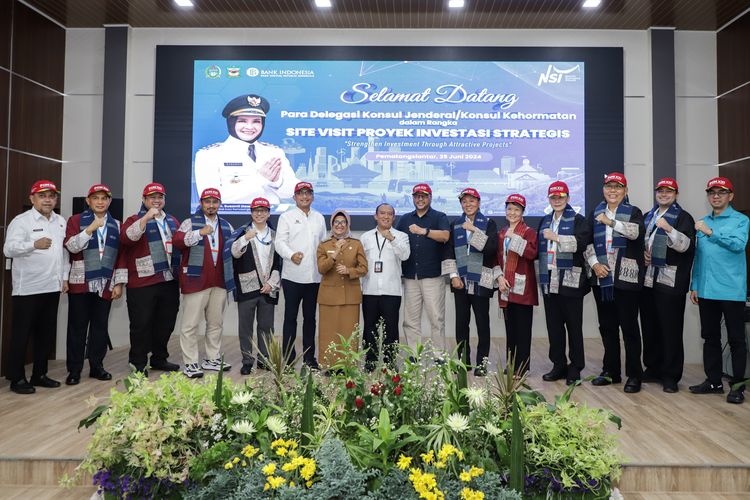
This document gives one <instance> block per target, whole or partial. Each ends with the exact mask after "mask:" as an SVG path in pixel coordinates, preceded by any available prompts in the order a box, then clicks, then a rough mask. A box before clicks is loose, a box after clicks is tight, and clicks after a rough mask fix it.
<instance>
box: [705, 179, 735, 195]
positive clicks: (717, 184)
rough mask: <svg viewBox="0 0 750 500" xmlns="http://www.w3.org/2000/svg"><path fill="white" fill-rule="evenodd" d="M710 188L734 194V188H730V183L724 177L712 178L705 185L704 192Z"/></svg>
mask: <svg viewBox="0 0 750 500" xmlns="http://www.w3.org/2000/svg"><path fill="white" fill-rule="evenodd" d="M711 188H721V189H726V190H727V191H731V192H734V186H732V181H730V180H729V179H727V178H726V177H714V178H713V179H711V180H710V181H708V183H707V184H706V191H708V190H710V189H711Z"/></svg>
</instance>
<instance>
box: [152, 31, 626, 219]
mask: <svg viewBox="0 0 750 500" xmlns="http://www.w3.org/2000/svg"><path fill="white" fill-rule="evenodd" d="M622 71H623V69H622V49H620V48H530V47H514V48H511V47H499V48H497V47H189V46H188V47H186V46H159V47H158V48H157V82H156V110H155V111H156V113H155V141H154V178H155V180H157V181H162V182H164V183H165V184H166V185H167V189H168V192H169V204H170V208H171V210H172V211H174V212H175V213H180V214H186V213H187V212H188V211H192V210H194V209H195V207H196V206H197V203H198V193H199V192H200V191H201V190H202V189H203V188H205V187H217V188H219V189H220V190H221V191H222V195H223V202H224V203H223V207H222V213H223V214H225V215H227V216H229V218H230V219H234V218H237V219H238V220H247V216H248V215H247V214H248V213H249V203H250V201H251V200H252V199H253V198H254V197H256V196H264V197H266V198H268V199H269V200H271V202H272V204H273V212H274V213H275V214H278V213H281V212H283V211H285V210H287V209H288V208H289V207H290V206H293V204H294V202H293V200H292V199H291V195H292V190H293V186H294V184H295V183H296V182H297V181H300V180H304V181H308V182H311V183H312V184H313V185H314V187H315V205H314V206H315V207H316V208H317V209H318V210H320V211H321V212H323V213H324V214H329V213H331V212H332V211H333V210H334V209H337V208H343V209H346V210H348V211H349V212H350V213H351V214H353V215H355V216H357V215H359V216H366V217H355V224H354V225H355V227H357V226H360V227H369V226H371V225H372V219H371V218H370V214H372V213H373V211H374V208H375V206H376V205H377V204H379V203H382V202H388V203H390V204H392V205H394V206H395V207H396V210H397V213H405V212H407V211H410V210H412V209H413V207H412V203H411V187H412V186H413V185H414V184H416V183H421V182H427V183H429V184H430V185H431V187H432V190H433V206H434V207H435V208H436V209H438V210H441V211H444V212H446V213H448V214H449V215H457V214H458V213H460V205H459V203H458V200H457V195H458V193H459V192H460V191H461V189H463V188H464V187H467V186H471V187H474V188H476V189H478V190H479V192H480V194H481V195H482V211H483V212H484V213H485V214H487V215H490V216H496V217H497V216H502V214H503V213H504V200H505V198H506V197H507V195H508V194H510V193H514V192H519V193H521V194H523V195H524V196H526V198H527V202H528V206H527V210H526V215H527V216H528V217H532V218H533V217H537V216H541V215H543V214H544V213H545V210H548V204H547V200H546V187H547V185H548V184H549V183H550V182H552V181H553V180H556V179H562V180H565V181H566V182H567V183H568V184H569V186H570V188H571V204H572V205H573V206H574V207H575V208H576V209H579V210H581V211H582V212H583V211H586V210H588V209H589V208H590V207H591V206H593V204H594V203H595V202H596V201H597V200H598V199H600V196H601V190H600V189H601V179H602V175H603V174H604V173H605V172H606V171H610V170H621V169H622V168H623V137H622V130H623V91H622V89H623V73H622ZM230 102H231V103H232V105H231V106H229V107H228V108H227V109H226V110H225V107H226V106H227V105H228V103H230ZM230 108H231V109H230ZM238 110H244V111H238ZM248 110H250V111H249V112H248ZM258 110H262V111H266V110H267V113H266V116H265V117H264V118H263V120H262V121H261V120H259V119H257V117H256V119H255V120H251V119H248V118H247V117H246V116H245V117H236V116H234V117H232V116H228V117H225V116H223V114H222V112H224V115H229V113H230V112H231V111H237V112H238V113H239V114H241V115H242V114H248V113H249V114H254V113H258ZM252 121H254V124H253V123H250V122H252ZM251 143H252V144H254V146H252V148H250V149H252V152H250V151H249V149H248V146H249V144H251Z"/></svg>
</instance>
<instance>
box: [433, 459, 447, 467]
mask: <svg viewBox="0 0 750 500" xmlns="http://www.w3.org/2000/svg"><path fill="white" fill-rule="evenodd" d="M445 465H446V463H445V462H444V461H443V460H440V461H439V462H435V467H436V468H438V469H445Z"/></svg>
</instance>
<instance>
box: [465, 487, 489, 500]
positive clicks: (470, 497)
mask: <svg viewBox="0 0 750 500" xmlns="http://www.w3.org/2000/svg"><path fill="white" fill-rule="evenodd" d="M461 499H462V500H484V493H482V492H481V491H478V490H472V489H471V488H464V489H462V490H461Z"/></svg>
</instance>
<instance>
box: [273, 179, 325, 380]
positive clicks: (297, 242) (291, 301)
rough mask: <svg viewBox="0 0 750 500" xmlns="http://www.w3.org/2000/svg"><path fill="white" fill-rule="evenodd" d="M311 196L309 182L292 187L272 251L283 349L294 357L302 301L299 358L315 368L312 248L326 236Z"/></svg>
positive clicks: (317, 277) (314, 264)
mask: <svg viewBox="0 0 750 500" xmlns="http://www.w3.org/2000/svg"><path fill="white" fill-rule="evenodd" d="M314 199H315V196H314V194H313V186H312V184H310V183H309V182H298V183H297V185H296V186H295V187H294V202H295V203H296V205H297V206H296V207H295V208H292V209H290V210H288V211H287V212H284V213H283V214H281V216H280V217H279V222H278V224H279V227H278V230H277V231H276V252H278V254H279V255H280V256H281V258H282V259H284V261H283V266H282V268H281V288H282V289H283V290H284V327H283V344H284V353H285V354H286V353H290V356H291V358H290V359H295V358H296V357H297V356H296V350H295V348H294V342H295V340H296V339H297V314H298V312H299V306H300V302H301V303H302V317H303V323H302V347H303V350H304V354H303V362H304V363H305V364H306V365H307V366H308V367H310V368H311V369H318V361H317V359H315V327H316V322H315V310H316V309H317V299H318V287H319V286H320V273H319V272H318V262H317V259H316V252H317V250H318V245H319V244H320V242H321V241H323V240H324V239H325V238H326V223H325V219H323V215H322V214H321V213H320V212H318V211H317V210H315V209H314V208H312V206H311V205H312V202H313V200H314Z"/></svg>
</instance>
